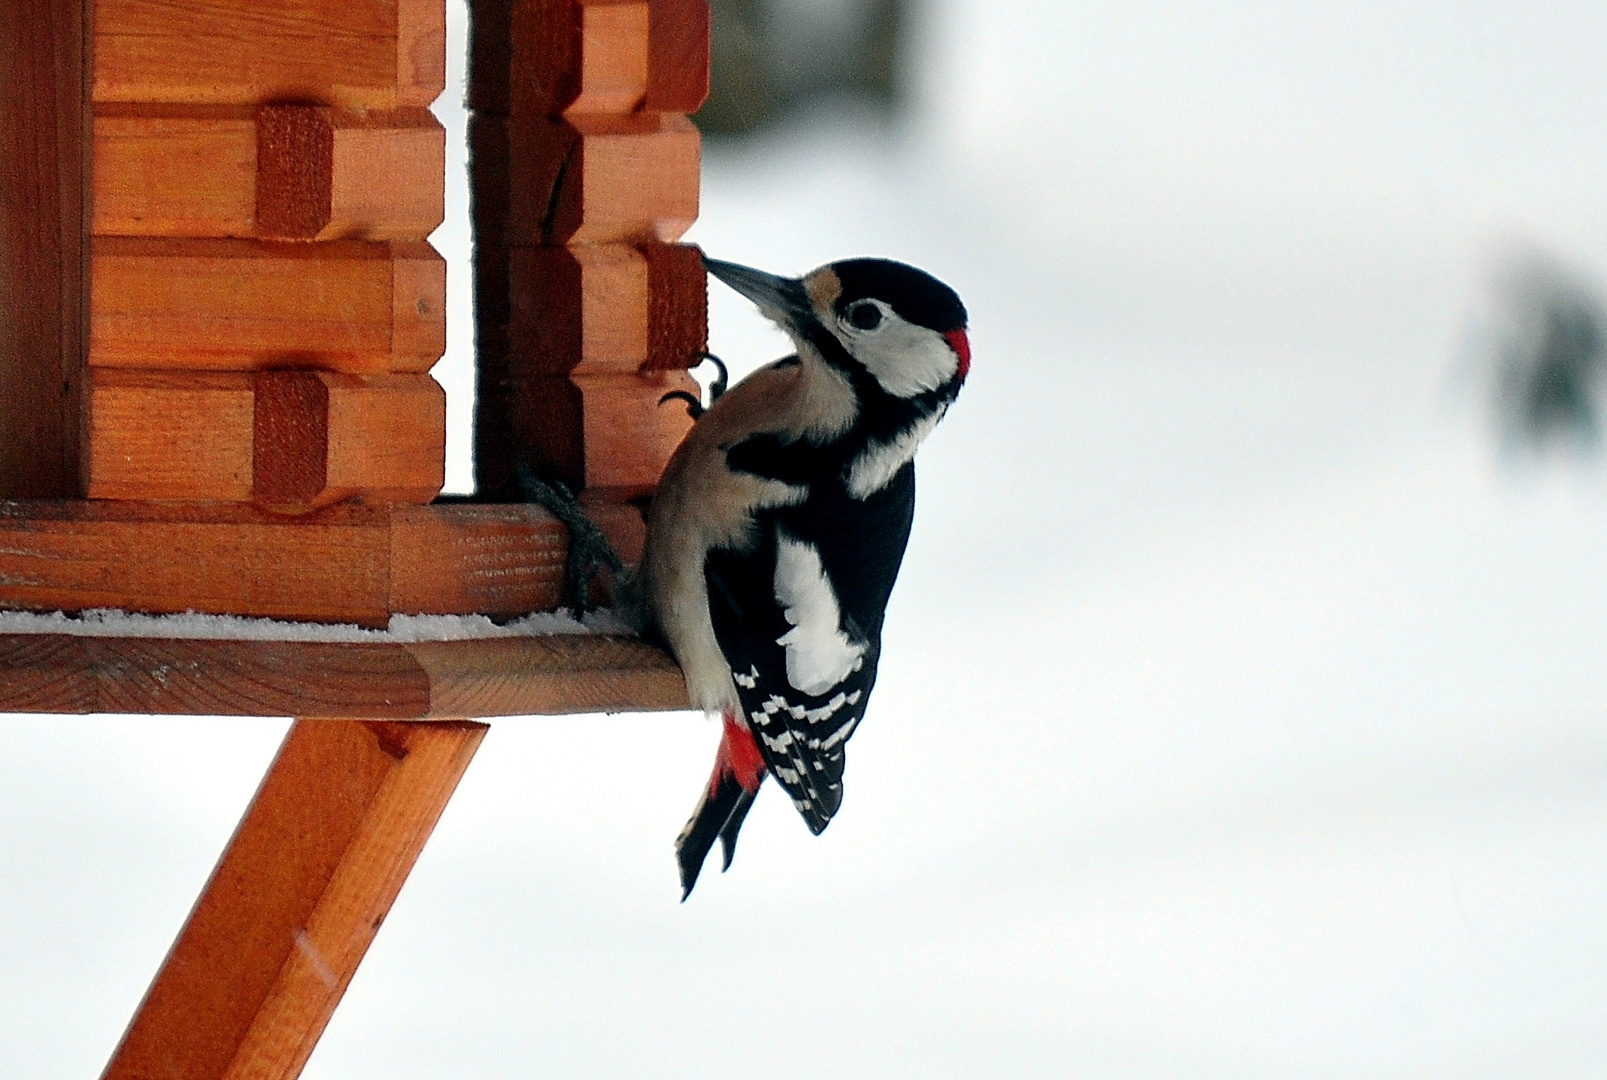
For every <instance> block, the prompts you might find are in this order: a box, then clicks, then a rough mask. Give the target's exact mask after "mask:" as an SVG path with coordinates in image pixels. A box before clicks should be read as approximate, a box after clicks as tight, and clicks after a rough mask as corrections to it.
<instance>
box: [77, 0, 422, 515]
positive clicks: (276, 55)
mask: <svg viewBox="0 0 1607 1080" xmlns="http://www.w3.org/2000/svg"><path fill="white" fill-rule="evenodd" d="M93 44H94V49H93V55H94V61H93V75H92V79H91V80H90V82H91V87H92V91H91V93H92V101H93V120H92V129H91V133H90V134H91V137H90V148H91V149H90V155H91V159H92V160H91V175H92V177H93V181H92V200H91V205H92V207H93V210H92V215H91V223H90V226H91V227H90V232H91V234H92V235H91V240H90V245H89V248H90V251H89V284H88V289H87V292H88V296H89V313H88V320H87V322H88V325H87V343H86V347H85V352H86V355H87V364H88V376H87V378H86V380H85V393H86V395H87V402H86V406H87V407H86V410H85V421H84V426H83V432H84V443H83V448H82V468H83V480H84V490H85V493H86V494H87V495H88V496H89V497H90V498H92V499H118V500H134V501H142V500H143V501H149V500H169V501H176V502H240V503H247V502H249V503H255V504H256V505H257V506H259V507H262V508H265V509H268V510H272V511H275V512H279V513H305V512H307V511H311V510H314V509H317V508H319V507H322V506H325V505H328V504H330V503H334V502H337V501H341V500H344V499H349V498H354V497H355V498H358V499H361V500H366V501H373V502H381V503H425V502H428V501H430V500H431V499H432V498H434V497H435V495H436V494H437V493H438V492H439V491H440V487H441V483H442V481H443V479H444V472H445V439H446V398H445V395H444V393H443V392H442V390H441V388H440V386H439V385H438V384H436V382H435V381H434V380H433V379H432V378H431V377H430V375H429V370H430V367H431V366H432V365H433V364H434V363H435V362H436V361H437V360H438V359H440V357H441V354H442V353H443V352H444V351H445V347H446V310H445V309H446V265H445V263H444V262H443V261H442V259H441V257H440V255H439V254H437V253H436V252H435V251H434V250H433V249H432V248H431V247H430V245H429V244H428V243H427V242H426V240H425V237H427V236H428V235H429V233H430V232H431V231H433V230H434V229H435V227H436V226H437V225H439V224H440V222H441V219H442V216H443V203H444V190H443V184H444V175H445V150H446V142H445V132H444V131H443V130H442V128H441V125H440V124H439V123H438V122H437V121H436V120H435V118H434V116H432V115H431V114H430V112H429V110H428V106H429V104H430V102H432V101H433V100H435V98H436V97H437V96H438V95H439V94H440V93H441V91H442V89H443V88H444V86H445V75H446V25H445V8H444V5H443V3H442V0H342V2H341V3H328V2H325V0H166V2H164V3H161V4H152V3H147V2H142V0H95V5H94V12H93Z"/></svg>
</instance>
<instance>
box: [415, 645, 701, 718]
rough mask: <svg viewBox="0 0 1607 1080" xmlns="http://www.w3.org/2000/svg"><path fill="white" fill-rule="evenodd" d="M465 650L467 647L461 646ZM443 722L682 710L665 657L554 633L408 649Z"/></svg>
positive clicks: (650, 649)
mask: <svg viewBox="0 0 1607 1080" xmlns="http://www.w3.org/2000/svg"><path fill="white" fill-rule="evenodd" d="M465 646H467V647H465ZM407 650H408V653H409V654H410V655H411V656H412V657H413V658H414V659H416V660H417V661H418V663H419V665H420V666H421V667H422V668H423V669H424V670H425V671H426V672H427V673H428V674H429V678H430V685H431V707H432V708H433V709H434V710H435V711H436V712H437V713H438V714H440V715H448V716H528V715H542V716H549V715H557V714H561V713H580V712H648V711H660V710H678V709H686V708H688V707H689V705H690V702H689V700H688V698H687V693H686V680H685V678H684V677H683V676H682V675H681V669H680V668H679V667H677V666H676V664H675V661H674V660H673V659H671V658H670V656H669V654H668V653H665V652H664V651H662V650H661V649H658V648H656V647H655V646H652V645H648V644H646V643H645V642H643V641H641V640H639V639H636V638H625V637H604V636H601V635H591V634H555V635H553V636H550V637H535V638H491V639H488V640H483V641H472V642H469V641H448V642H430V643H427V644H417V645H409V646H407Z"/></svg>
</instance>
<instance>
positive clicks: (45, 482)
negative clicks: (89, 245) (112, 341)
mask: <svg viewBox="0 0 1607 1080" xmlns="http://www.w3.org/2000/svg"><path fill="white" fill-rule="evenodd" d="M85 12H86V4H85V2H84V0H6V2H5V3H4V4H0V42H4V46H3V49H4V52H5V59H4V61H3V62H0V357H3V358H4V362H3V363H0V411H3V413H4V416H5V422H4V424H0V497H9V498H37V497H57V498H60V497H65V496H72V495H77V494H79V483H80V478H79V460H78V454H79V446H78V427H79V412H80V409H81V407H82V401H81V395H82V386H81V380H82V376H83V366H84V361H83V355H84V354H83V350H84V332H83V318H84V305H83V286H84V259H85V254H86V253H85V243H84V234H85V221H84V218H85V213H86V211H85V199H84V192H85V189H86V187H87V186H88V179H87V175H86V169H87V164H88V155H87V154H85V152H84V132H85V130H86V129H87V127H88V106H87V98H86V94H85V80H84V55H85V51H84V37H85V24H86V14H85Z"/></svg>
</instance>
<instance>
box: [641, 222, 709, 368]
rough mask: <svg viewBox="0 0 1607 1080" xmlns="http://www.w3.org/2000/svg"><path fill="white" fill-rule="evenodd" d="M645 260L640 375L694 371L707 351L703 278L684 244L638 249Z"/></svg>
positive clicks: (699, 257) (699, 255)
mask: <svg viewBox="0 0 1607 1080" xmlns="http://www.w3.org/2000/svg"><path fill="white" fill-rule="evenodd" d="M640 250H641V252H642V255H643V257H644V258H645V259H646V260H647V362H646V363H645V364H643V365H642V367H643V370H646V371H675V370H680V369H685V368H690V367H696V366H697V365H698V364H700V363H702V362H703V352H704V350H706V349H707V348H708V347H709V275H708V274H707V273H706V272H705V271H704V269H703V252H702V251H700V250H699V249H698V248H696V247H694V246H692V245H690V244H643V245H641V248H640Z"/></svg>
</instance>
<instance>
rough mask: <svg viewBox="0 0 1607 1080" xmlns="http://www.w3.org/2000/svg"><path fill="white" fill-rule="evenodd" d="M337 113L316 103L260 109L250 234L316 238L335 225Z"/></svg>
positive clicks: (299, 238)
mask: <svg viewBox="0 0 1607 1080" xmlns="http://www.w3.org/2000/svg"><path fill="white" fill-rule="evenodd" d="M332 112H333V110H331V109H327V108H321V107H319V106H315V105H264V106H263V107H262V108H260V109H258V110H257V117H256V135H257V146H256V175H255V176H253V177H252V191H253V193H254V195H255V198H256V213H255V221H254V223H253V224H254V227H253V229H252V232H251V233H247V234H244V235H256V236H261V237H267V238H273V239H285V240H311V239H313V238H314V237H316V236H317V235H318V234H319V233H321V232H323V231H324V229H325V227H327V226H328V225H329V220H330V218H331V217H332V216H333V212H334V181H335V125H334V124H333V123H332V122H331V114H332ZM224 235H240V234H228V233H225V234H224Z"/></svg>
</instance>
